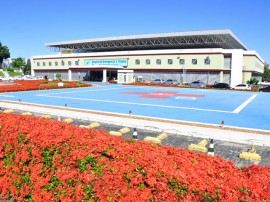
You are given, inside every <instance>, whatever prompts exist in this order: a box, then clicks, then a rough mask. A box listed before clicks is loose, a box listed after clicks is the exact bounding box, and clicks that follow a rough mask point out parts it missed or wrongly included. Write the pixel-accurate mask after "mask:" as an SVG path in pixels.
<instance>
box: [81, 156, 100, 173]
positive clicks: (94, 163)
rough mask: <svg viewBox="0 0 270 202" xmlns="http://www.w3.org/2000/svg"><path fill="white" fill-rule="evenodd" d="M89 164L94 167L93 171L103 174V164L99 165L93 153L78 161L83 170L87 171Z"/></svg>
mask: <svg viewBox="0 0 270 202" xmlns="http://www.w3.org/2000/svg"><path fill="white" fill-rule="evenodd" d="M88 165H90V166H91V167H92V170H91V172H92V173H98V174H99V175H102V174H103V171H102V168H101V166H100V165H98V163H97V160H96V159H94V157H92V156H91V155H89V156H86V157H85V158H84V159H83V160H80V161H79V162H78V167H79V169H80V170H81V171H86V170H87V167H88Z"/></svg>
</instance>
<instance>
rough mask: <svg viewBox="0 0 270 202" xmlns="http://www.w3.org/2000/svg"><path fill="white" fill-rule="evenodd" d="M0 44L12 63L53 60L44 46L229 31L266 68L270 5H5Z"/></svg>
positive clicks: (214, 0)
mask: <svg viewBox="0 0 270 202" xmlns="http://www.w3.org/2000/svg"><path fill="white" fill-rule="evenodd" d="M0 8H1V9H0V10H1V19H2V21H1V26H0V42H1V43H2V45H6V46H7V47H8V48H9V50H10V53H11V57H12V58H16V57H24V58H30V57H31V56H34V55H43V54H51V53H50V52H49V50H48V49H47V48H46V47H45V43H46V42H56V41H65V40H78V39H90V38H100V37H110V36H125V35H133V34H151V33H164V32H182V31H197V30H215V29H230V30H231V31H232V32H233V33H234V34H235V35H236V36H237V37H238V38H239V39H240V40H241V41H242V42H243V43H244V44H245V45H246V46H247V47H248V48H249V49H250V50H256V51H257V52H258V53H259V55H260V56H261V57H262V58H263V59H264V60H265V61H266V62H267V63H269V62H270V21H269V18H270V12H269V11H270V0H256V1H254V0H133V1H132V0H6V1H1V2H0Z"/></svg>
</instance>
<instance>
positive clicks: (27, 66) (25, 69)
mask: <svg viewBox="0 0 270 202" xmlns="http://www.w3.org/2000/svg"><path fill="white" fill-rule="evenodd" d="M22 71H23V74H25V75H30V74H31V60H30V59H28V60H27V62H26V64H25V65H24V66H23V67H22Z"/></svg>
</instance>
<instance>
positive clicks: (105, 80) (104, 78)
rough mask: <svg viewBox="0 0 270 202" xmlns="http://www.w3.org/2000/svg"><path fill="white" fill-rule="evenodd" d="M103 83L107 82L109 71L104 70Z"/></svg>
mask: <svg viewBox="0 0 270 202" xmlns="http://www.w3.org/2000/svg"><path fill="white" fill-rule="evenodd" d="M102 82H107V70H106V69H103V79H102Z"/></svg>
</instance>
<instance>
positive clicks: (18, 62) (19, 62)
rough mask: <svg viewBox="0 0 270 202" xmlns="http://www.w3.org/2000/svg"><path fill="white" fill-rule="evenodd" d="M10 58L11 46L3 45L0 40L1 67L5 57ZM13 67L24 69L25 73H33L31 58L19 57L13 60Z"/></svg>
mask: <svg viewBox="0 0 270 202" xmlns="http://www.w3.org/2000/svg"><path fill="white" fill-rule="evenodd" d="M8 58H10V52H9V48H8V47H7V46H4V45H2V43H1V42H0V68H2V67H4V66H3V61H4V60H5V59H8ZM11 66H12V68H16V69H22V71H23V74H24V75H28V74H31V60H30V59H28V60H27V61H24V59H23V58H21V57H18V58H15V59H13V60H12V62H11Z"/></svg>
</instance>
